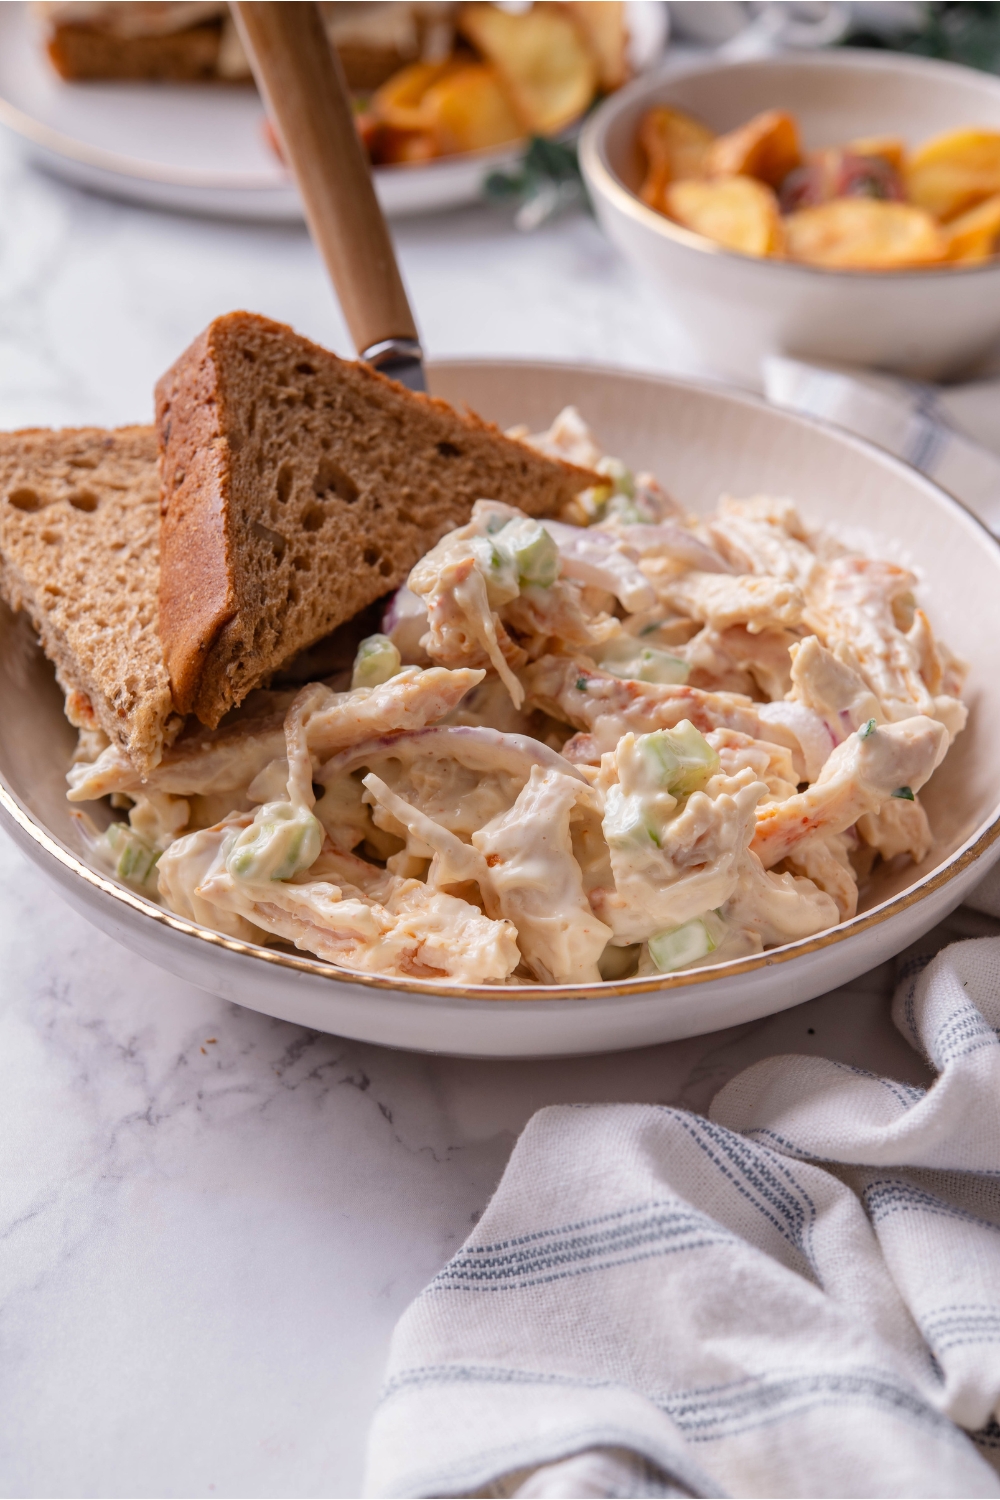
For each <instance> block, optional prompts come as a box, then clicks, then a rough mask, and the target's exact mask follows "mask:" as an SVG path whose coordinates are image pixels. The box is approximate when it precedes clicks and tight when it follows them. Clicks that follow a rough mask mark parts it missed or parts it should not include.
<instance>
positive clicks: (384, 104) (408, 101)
mask: <svg viewBox="0 0 1000 1500" xmlns="http://www.w3.org/2000/svg"><path fill="white" fill-rule="evenodd" d="M454 66H455V65H454V63H453V62H451V61H450V60H449V61H447V62H440V63H410V64H409V65H408V66H407V67H405V68H400V70H399V72H398V73H393V75H392V77H391V78H388V79H386V81H385V83H383V84H382V86H381V88H377V89H376V90H375V92H374V94H373V95H372V97H371V103H370V105H369V109H370V112H371V114H372V115H373V116H374V117H375V119H376V120H381V121H382V123H383V124H384V125H391V126H392V127H393V128H394V129H396V130H426V129H428V125H429V120H428V116H427V112H426V110H425V109H424V108H423V101H424V96H425V95H426V93H427V90H428V89H429V88H430V87H431V85H432V84H435V83H437V82H438V80H439V79H441V78H444V77H445V76H446V75H447V74H448V73H450V72H453V71H454Z"/></svg>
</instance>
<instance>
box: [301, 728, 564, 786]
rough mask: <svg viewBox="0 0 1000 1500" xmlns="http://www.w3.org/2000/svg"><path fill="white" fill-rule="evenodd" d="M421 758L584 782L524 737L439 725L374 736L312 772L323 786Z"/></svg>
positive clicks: (558, 757)
mask: <svg viewBox="0 0 1000 1500" xmlns="http://www.w3.org/2000/svg"><path fill="white" fill-rule="evenodd" d="M421 755H436V756H438V757H439V758H442V759H448V760H457V761H458V763H459V765H463V766H467V767H468V768H469V770H470V771H506V772H507V774H508V775H511V776H523V777H524V779H525V781H527V779H528V777H529V776H530V775H531V768H532V766H544V767H546V768H547V769H550V770H554V771H561V772H562V773H563V775H565V776H572V777H573V778H574V779H575V780H577V781H586V780H587V778H586V777H585V776H584V775H583V774H582V773H581V772H580V771H578V770H577V768H576V766H574V765H573V764H572V763H571V762H570V761H568V760H567V759H566V758H565V756H563V755H560V754H559V752H558V751H557V750H551V749H550V748H549V746H548V745H543V744H542V742H541V741H540V740H535V739H532V737H531V735H529V734H503V733H501V731H500V730H499V729H487V728H485V727H481V726H477V725H472V724H439V725H436V726H434V727H432V728H429V729H412V730H402V731H401V732H399V733H397V734H383V735H379V736H377V737H375V738H372V739H370V740H365V741H364V743H363V744H360V745H351V746H350V747H349V748H348V749H347V750H342V751H341V752H340V753H339V755H335V756H333V757H332V759H330V760H328V761H327V762H326V764H325V765H324V766H321V767H320V769H319V770H318V771H317V772H316V776H315V780H316V781H317V782H319V783H321V784H322V785H323V786H326V785H327V784H328V783H329V782H330V781H333V780H334V779H335V778H336V777H337V776H345V775H349V774H350V772H351V771H356V770H357V769H358V767H359V766H366V765H372V764H374V762H375V761H378V760H386V759H389V758H390V757H392V758H395V759H399V760H415V759H416V758H417V757H418V756H421ZM587 784H588V786H589V784H590V783H589V782H588V783H587Z"/></svg>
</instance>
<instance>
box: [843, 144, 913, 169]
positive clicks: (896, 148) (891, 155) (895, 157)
mask: <svg viewBox="0 0 1000 1500" xmlns="http://www.w3.org/2000/svg"><path fill="white" fill-rule="evenodd" d="M844 150H845V151H850V152H852V153H853V154H854V155H855V156H880V157H881V158H882V160H883V161H887V162H888V163H889V165H890V167H893V168H894V169H895V170H896V171H897V172H901V171H902V169H903V157H904V156H905V155H906V146H905V144H904V143H903V141H902V140H901V139H900V137H899V136H898V135H863V136H861V138H860V139H859V140H856V141H848V143H847V145H846V146H845V147H844Z"/></svg>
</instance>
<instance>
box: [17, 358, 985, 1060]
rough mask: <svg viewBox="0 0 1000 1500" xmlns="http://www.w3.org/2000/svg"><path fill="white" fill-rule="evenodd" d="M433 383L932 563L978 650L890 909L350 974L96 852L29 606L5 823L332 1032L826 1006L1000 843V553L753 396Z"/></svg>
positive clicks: (265, 995)
mask: <svg viewBox="0 0 1000 1500" xmlns="http://www.w3.org/2000/svg"><path fill="white" fill-rule="evenodd" d="M432 384H433V388H434V390H435V391H436V393H437V394H439V395H442V396H445V397H447V398H448V399H449V400H451V401H456V402H457V401H467V402H468V403H469V404H470V405H471V406H472V407H474V408H475V409H476V410H477V411H480V412H482V413H483V415H484V416H487V417H491V418H493V419H494V420H495V421H498V422H499V423H500V424H501V425H503V426H508V425H510V424H512V423H514V422H515V421H522V420H523V421H526V422H528V423H530V424H531V425H532V426H533V427H534V428H536V429H538V428H540V427H543V426H545V425H546V424H547V423H548V421H549V420H550V419H551V417H552V416H553V415H554V414H555V413H556V412H557V411H558V410H559V409H560V408H561V407H562V406H564V405H566V404H567V403H568V402H574V403H575V404H576V405H577V406H578V407H579V409H580V410H581V412H582V413H583V414H584V416H585V417H586V418H587V419H588V420H589V421H590V422H591V423H592V425H593V427H594V429H595V431H596V433H597V435H598V436H599V438H600V439H601V441H602V442H603V443H604V445H605V447H606V449H607V450H608V451H609V452H612V453H617V454H620V455H621V456H622V457H623V458H625V459H626V460H627V461H628V462H630V463H632V464H634V465H636V466H638V467H641V468H651V469H653V470H654V471H655V472H657V473H658V474H659V475H660V476H661V477H662V479H663V481H664V482H665V483H666V484H667V485H668V486H669V488H670V489H671V490H672V491H673V493H674V494H676V495H677V497H678V498H679V499H680V500H682V501H683V502H684V503H685V504H686V505H688V506H690V507H691V508H692V509H694V510H698V511H703V512H704V511H709V510H712V509H713V508H714V506H715V503H716V500H717V498H718V496H719V494H720V492H721V491H723V490H728V491H730V492H731V493H733V494H737V495H748V494H752V493H754V492H760V491H765V492H770V493H772V494H779V495H791V496H794V497H795V499H796V500H797V501H798V503H799V505H800V507H801V509H802V512H803V514H804V515H805V516H806V517H807V518H808V519H809V520H810V521H812V522H814V523H817V522H822V523H825V524H828V525H830V526H832V527H833V528H834V529H836V531H837V532H838V533H839V534H841V535H842V536H843V538H844V539H845V540H846V541H848V542H853V543H855V544H856V545H860V546H863V547H865V548H866V549H868V550H871V551H873V552H875V553H878V554H880V555H882V556H886V557H889V558H893V559H898V560H900V561H902V562H905V563H907V564H909V565H911V566H913V567H915V568H916V569H917V570H918V572H919V574H920V577H921V580H922V582H921V590H920V593H921V600H922V602H925V603H926V606H927V608H928V609H929V611H930V614H931V618H932V620H933V621H934V624H935V627H936V628H937V629H938V630H939V631H940V633H941V634H942V636H943V637H944V639H945V640H947V641H948V643H949V644H950V645H951V646H952V648H953V649H954V650H956V651H958V652H959V653H960V654H961V655H963V656H965V657H966V658H967V659H968V660H969V661H970V662H971V663H972V671H971V674H970V677H969V683H968V693H967V698H968V702H969V704H970V707H971V717H970V723H969V727H968V729H967V730H966V731H965V733H964V734H962V735H961V736H960V737H959V739H958V740H957V741H956V744H955V746H954V747H953V749H952V751H951V753H950V754H949V756H948V759H947V760H946V762H945V763H944V766H943V767H942V769H941V770H940V771H939V772H938V774H937V775H936V776H935V777H934V778H933V780H932V781H931V782H930V784H929V786H928V788H927V790H926V792H925V793H922V800H923V801H924V803H925V805H926V806H927V809H928V812H929V814H930V818H931V822H932V825H933V828H934V831H935V834H936V837H937V844H936V847H935V850H934V853H933V854H932V855H931V856H930V857H929V859H928V860H927V861H926V863H925V864H924V865H922V866H920V867H918V868H916V869H914V868H913V867H912V866H910V867H908V868H907V869H906V870H904V871H902V872H898V873H896V874H895V875H893V874H890V873H889V872H888V871H885V872H883V876H882V880H881V883H880V884H879V885H878V887H877V889H876V891H875V900H874V904H873V905H870V906H869V907H868V909H866V910H864V911H862V912H861V913H860V914H859V915H858V916H857V917H855V918H854V919H853V920H852V921H850V922H846V923H843V924H842V925H841V926H839V927H836V928H833V929H831V930H830V931H829V932H827V933H822V934H820V935H819V936H818V937H815V938H810V939H808V940H806V941H803V942H799V943H791V944H789V945H788V946H786V947H784V948H777V949H773V950H771V951H770V952H768V953H764V954H761V955H759V956H757V957H755V958H749V959H741V960H738V961H736V962H734V963H730V964H720V965H717V966H715V967H714V968H705V969H700V970H696V971H694V972H692V973H689V974H686V975H685V974H675V975H665V976H660V977H659V978H656V979H633V980H626V981H623V982H622V983H618V984H606V985H590V986H577V987H554V986H553V987H542V986H530V987H529V986H518V987H516V988H506V987H505V988H503V989H498V988H495V987H492V988H491V987H485V986H483V987H478V988H469V989H447V990H444V991H443V992H442V991H436V990H435V988H434V986H433V985H431V984H428V983H426V982H421V981H416V980H414V981H400V980H385V979H377V978H368V977H364V976H353V975H350V974H345V973H344V972H343V971H341V970H337V969H334V968H331V967H330V966H329V965H328V964H324V963H321V962H320V961H319V960H317V959H312V958H309V957H308V956H306V955H305V954H302V955H296V956H292V955H290V954H287V953H284V952H280V951H277V950H273V949H266V948H258V947H255V946H253V945H252V944H246V943H241V942H237V941H234V940H232V939H230V938H225V937H222V936H220V935H219V934H218V933H215V932H211V931H209V930H208V929H206V928H203V927H199V926H197V925H196V924H194V923H192V922H187V921H185V920H183V919H182V918H180V917H175V916H173V915H172V914H170V913H169V912H166V911H163V910H162V909H161V908H160V907H158V906H156V905H155V904H153V903H151V902H149V901H146V900H144V899H143V898H142V897H141V896H138V895H136V894H135V893H134V892H131V891H128V890H126V889H125V888H124V887H123V886H120V885H118V884H117V883H116V882H115V881H113V880H111V879H109V878H107V877H105V876H102V875H98V874H96V873H95V872H94V871H93V870H90V869H89V868H87V866H86V865H85V864H84V862H83V860H82V857H81V852H80V845H79V842H78V840H77V837H76V834H75V831H74V828H73V824H72V820H71V817H70V807H69V804H68V803H67V802H66V800H65V790H66V783H65V773H66V768H67V765H68V762H69V756H70V753H71V750H72V746H73V733H72V731H71V730H70V727H69V725H68V724H67V723H66V720H65V719H64V717H63V714H62V700H61V695H60V694H59V692H58V690H57V688H56V685H55V681H54V678H53V674H52V671H51V668H50V667H49V666H48V664H47V663H46V662H45V661H44V659H43V658H42V657H41V655H40V653H39V652H38V649H37V647H36V646H35V645H34V643H33V638H32V636H31V633H30V631H29V630H28V629H27V628H26V625H25V622H24V620H23V619H20V620H17V621H15V620H13V619H12V618H11V616H10V615H9V614H4V615H3V616H2V617H0V701H2V704H3V712H2V714H0V814H2V817H3V822H4V824H5V826H6V827H7V828H8V829H9V831H10V832H11V833H12V835H13V837H14V838H15V840H16V841H17V843H18V844H19V845H20V847H21V848H22V849H23V850H24V851H25V853H26V854H27V855H28V856H29V857H30V858H31V859H33V860H35V862H36V863H37V864H38V865H39V866H40V867H41V869H42V870H44V871H45V873H46V874H47V875H48V876H49V877H50V878H51V879H52V881H53V882H54V883H55V885H56V886H57V887H58V888H59V889H60V890H61V892H62V894H63V895H64V896H65V897H66V899H67V900H68V901H69V902H70V904H71V905H73V906H74V907H76V908H77V910H78V911H80V912H82V913H83V914H84V915H85V916H87V917H89V918H90V920H91V921H93V922H94V923H95V924H96V925H97V926H98V927H100V928H102V929H103V930H104V931H105V932H109V933H111V934H112V936H114V937H116V938H117V939H118V940H119V941H120V942H122V943H124V944H125V945H126V946H127V947H129V948H131V949H133V950H134V951H136V952H138V953H141V954H143V955H144V956H145V957H146V958H149V959H151V960H152V961H153V962H154V963H157V964H160V965H161V966H162V967H163V968H165V969H168V970H169V971H170V972H172V973H174V974H178V975H180V976H181V977H182V978H184V979H187V980H189V981H190V982H191V983H192V984H196V985H199V986H200V987H201V988H203V989H206V990H209V991H211V992H213V993H215V994H219V995H223V996H225V997H226V998H227V999H230V1000H234V1001H237V1002H239V1003H240V1004H243V1005H249V1006H251V1007H253V1008H254V1009H256V1010H261V1011H264V1012H266V1013H268V1014H270V1015H275V1016H280V1017H282V1018H283V1019H287V1020H292V1021H297V1022H300V1023H301V1024H303V1025H306V1026H311V1027H314V1028H316V1029H317V1030H319V1031H332V1032H336V1033H338V1034H340V1035H342V1036H350V1037H358V1038H363V1039H365V1040H368V1041H374V1042H381V1043H387V1044H390V1045H394V1046H399V1047H408V1048H414V1049H418V1050H425V1051H437V1052H449V1053H458V1054H464V1055H475V1056H482V1057H514V1056H543V1055H550V1056H556V1055H560V1054H563V1055H565V1054H573V1053H583V1052H597V1051H607V1050H614V1049H617V1048H625V1047H634V1046H639V1045H643V1044H646V1043H651V1042H660V1041H667V1040H669V1039H671V1038H674V1037H683V1036H691V1035H695V1034H697V1033H699V1032H704V1031H712V1030H716V1029H718V1028H720V1027H723V1026H729V1025H732V1024H734V1023H735V1022H740V1021H748V1020H752V1019H755V1018H756V1017H758V1016H762V1015H767V1014H769V1013H771V1012H772V1011H777V1010H782V1009H784V1008H786V1007H787V1006H790V1005H795V1004H796V1003H798V1002H799V1001H801V1000H807V999H810V998H811V997H812V996H813V995H818V994H821V993H823V992H824V991H826V990H829V989H832V988H834V987H835V986H836V985H839V984H843V983H846V982H847V981H848V980H850V979H852V978H854V977H855V976H856V975H858V974H860V973H863V972H864V971H865V970H866V969H869V968H871V967H872V966H873V965H875V964H877V963H880V962H882V961H883V960H884V959H886V958H888V957H889V956H890V955H891V954H893V953H896V952H898V951H899V950H900V949H901V948H903V947H905V946H906V944H907V943H910V942H912V941H913V940H914V939H915V938H916V937H917V936H918V935H919V934H920V933H922V932H925V931H926V930H927V929H928V928H929V927H931V926H933V925H934V923H935V922H937V921H939V920H940V919H941V918H942V917H943V916H944V915H945V914H946V913H947V912H949V911H950V910H951V909H952V908H953V907H955V906H956V905H957V904H958V903H959V901H961V900H962V898H963V897H964V896H965V895H966V893H967V892H968V891H969V889H970V888H971V886H972V885H973V884H974V883H975V882H976V881H977V880H979V879H981V878H982V876H983V875H985V873H986V871H987V869H988V868H989V866H990V864H991V862H992V860H993V859H994V858H995V857H996V856H997V855H1000V756H998V755H997V754H996V746H997V745H998V744H1000V632H998V631H997V630H996V629H995V628H992V626H990V625H989V624H988V622H995V620H996V609H997V605H996V601H997V599H998V598H1000V546H998V545H997V543H996V541H994V539H993V538H992V537H991V536H990V535H989V533H988V532H987V531H985V530H984V528H983V527H982V526H981V525H980V524H979V522H978V521H976V520H975V519H974V518H973V517H972V516H971V515H970V514H969V513H968V512H967V511H965V510H964V509H963V508H962V507H961V506H960V505H958V504H957V502H955V501H954V500H951V499H950V498H949V497H948V496H947V495H945V494H944V493H943V491H941V490H939V489H937V488H936V487H935V486H934V485H933V484H931V483H930V481H929V480H927V479H924V478H923V477H922V476H921V475H919V474H917V473H916V472H915V471H914V470H912V469H909V468H907V467H906V466H905V465H904V464H901V463H900V462H899V461H898V460H896V459H895V458H892V457H890V456H889V455H888V454H885V453H882V452H880V451H879V450H877V449H875V448H873V447H871V446H869V445H868V444H866V443H864V442H862V441H860V440H858V439H855V438H852V437H850V436H848V435H846V434H844V433H841V432H838V431H837V430H836V429H834V428H829V427H824V426H821V425H820V424H818V423H816V422H814V421H811V420H809V419H806V418H802V417H798V416H794V415H791V414H789V413H787V412H782V411H778V410H775V409H773V408H770V407H767V406H765V405H763V403H761V402H759V401H757V400H756V399H754V398H753V397H749V396H745V395H742V394H739V393H737V392H730V391H726V390H721V389H718V388H712V387H699V386H694V385H688V384H683V383H680V382H676V381H670V380H665V379H658V378H656V377H653V376H644V375H632V374H626V373H623V372H616V371H602V370H596V369H578V368H570V367H568V366H563V365H538V364H516V363H504V364H493V363H490V364H487V363H483V364H473V363H469V364H459V363H454V364H452V363H448V364H441V365H438V366H437V367H436V368H434V369H433V370H432Z"/></svg>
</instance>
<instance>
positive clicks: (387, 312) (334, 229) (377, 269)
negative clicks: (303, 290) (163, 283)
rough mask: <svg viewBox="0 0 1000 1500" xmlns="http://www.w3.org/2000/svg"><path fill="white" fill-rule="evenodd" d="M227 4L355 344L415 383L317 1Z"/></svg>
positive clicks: (384, 231)
mask: <svg viewBox="0 0 1000 1500" xmlns="http://www.w3.org/2000/svg"><path fill="white" fill-rule="evenodd" d="M232 9H233V12H234V14H235V16H236V21H237V25H238V26H239V30H240V34H241V36H242V38H243V41H244V44H245V46H246V50H247V54H248V56H249V58H250V65H251V67H252V68H253V74H254V78H255V79H256V81H257V86H258V88H259V89H260V91H261V94H262V95H263V98H264V100H265V103H266V105H267V110H268V113H269V115H270V117H271V120H272V122H273V124H274V127H275V130H276V131H277V134H278V138H279V140H280V142H281V147H282V150H283V152H284V155H285V160H286V161H287V163H288V165H289V166H290V168H291V170H292V172H293V173H294V174H295V180H296V182H297V183H298V188H299V192H300V194H301V196H302V202H303V205H304V208H305V213H306V219H307V221H308V224H309V229H310V232H311V234H312V237H313V241H314V243H315V245H316V247H317V249H318V250H319V252H320V254H321V255H322V257H323V259H324V261H325V262H326V268H327V270H328V271H329V273H330V279H331V280H332V282H333V285H334V289H335V291H336V293H337V297H338V298H339V301H340V305H341V308H342V309H343V313H344V317H345V319H346V321H347V326H348V328H349V329H350V333H351V337H352V339H353V340H354V345H355V348H356V349H357V351H358V353H359V355H360V356H361V358H362V359H364V360H367V361H368V362H369V363H371V364H373V365H375V366H376V368H378V369H381V370H383V371H384V373H385V374H387V375H392V376H393V378H394V379H396V380H402V381H403V382H404V384H406V385H409V386H410V387H411V388H412V389H415V390H424V389H425V388H426V387H425V384H424V376H423V365H422V363H421V359H422V356H421V351H420V343H419V339H418V335H417V325H416V323H415V322H414V318H413V314H412V312H411V311H410V304H409V301H408V300H407V296H406V291H405V288H404V286H403V282H402V278H401V277H400V274H399V267H398V266H397V264H396V255H395V251H394V250H393V246H392V240H391V239H390V237H389V231H388V228H387V227H386V222H385V219H384V218H383V216H382V210H381V208H380V206H379V202H378V199H377V198H376V196H375V188H374V185H373V183H372V179H371V174H370V172H369V168H368V163H367V161H366V159H365V154H364V150H363V148H362V145H361V141H360V140H359V138H358V133H357V130H356V129H355V125H354V117H353V113H352V110H351V101H350V96H349V94H348V91H347V84H346V81H345V79H344V74H343V70H342V68H341V66H340V59H339V58H338V57H337V54H336V52H335V51H334V49H333V47H332V46H331V45H330V43H329V41H328V39H327V35H326V30H325V27H324V25H323V19H322V16H321V14H320V9H319V6H318V5H315V4H304V3H299V0H290V3H271V0H268V3H263V0H260V3H258V0H242V3H238V4H234V5H233V7H232Z"/></svg>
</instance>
